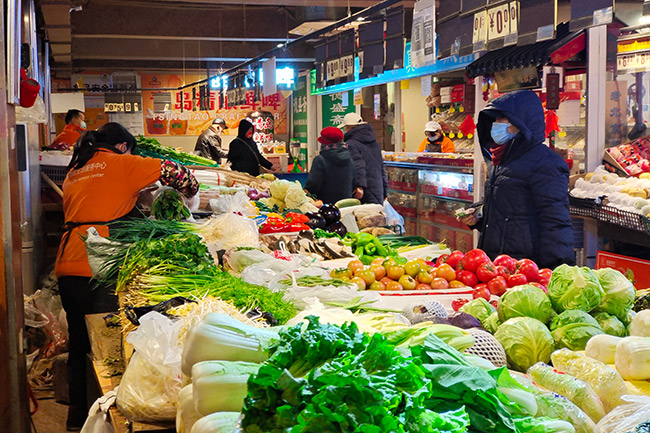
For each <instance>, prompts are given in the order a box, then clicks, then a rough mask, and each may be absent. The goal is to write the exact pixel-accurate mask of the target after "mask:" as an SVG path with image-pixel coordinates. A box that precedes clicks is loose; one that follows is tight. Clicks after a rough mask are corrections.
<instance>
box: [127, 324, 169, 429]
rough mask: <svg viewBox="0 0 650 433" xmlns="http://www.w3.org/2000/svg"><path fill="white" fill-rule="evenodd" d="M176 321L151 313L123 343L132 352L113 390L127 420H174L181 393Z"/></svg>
mask: <svg viewBox="0 0 650 433" xmlns="http://www.w3.org/2000/svg"><path fill="white" fill-rule="evenodd" d="M179 327H180V322H173V321H172V320H170V319H168V318H167V317H165V316H163V315H162V314H160V313H156V312H151V313H148V314H145V315H144V316H142V318H141V319H140V326H139V327H138V329H136V330H135V331H133V332H131V333H130V334H129V335H128V336H127V337H126V341H128V342H129V343H131V344H132V345H133V347H134V349H135V353H134V354H133V357H132V358H131V361H130V362H129V365H128V367H127V368H126V371H125V372H124V376H123V377H122V382H121V383H120V386H119V389H118V391H117V407H118V409H119V410H120V412H122V414H124V415H125V416H126V417H127V418H128V419H129V420H131V421H141V422H153V421H168V420H174V419H175V418H176V402H177V399H178V394H179V392H180V391H181V353H182V349H181V347H180V345H179V343H178V331H179Z"/></svg>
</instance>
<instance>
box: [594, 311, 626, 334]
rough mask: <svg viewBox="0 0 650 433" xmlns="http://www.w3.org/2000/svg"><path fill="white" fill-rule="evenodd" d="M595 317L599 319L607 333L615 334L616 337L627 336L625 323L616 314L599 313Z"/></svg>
mask: <svg viewBox="0 0 650 433" xmlns="http://www.w3.org/2000/svg"><path fill="white" fill-rule="evenodd" d="M594 319H596V320H597V321H598V324H599V325H600V327H601V328H602V329H603V331H604V332H605V334H609V335H614V336H615V337H625V336H626V335H627V329H626V328H625V325H624V324H623V322H621V321H620V320H618V318H616V316H612V315H611V314H607V313H597V314H594Z"/></svg>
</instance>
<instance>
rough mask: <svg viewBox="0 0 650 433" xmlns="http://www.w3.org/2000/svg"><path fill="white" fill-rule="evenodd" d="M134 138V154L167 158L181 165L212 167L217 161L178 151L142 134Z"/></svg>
mask: <svg viewBox="0 0 650 433" xmlns="http://www.w3.org/2000/svg"><path fill="white" fill-rule="evenodd" d="M135 140H136V147H135V154H136V155H141V156H149V157H153V158H160V159H168V160H170V161H174V162H177V163H179V164H183V165H203V166H208V167H214V166H216V165H217V163H216V162H214V161H213V160H211V159H207V158H203V157H201V156H197V155H191V154H189V153H185V152H180V151H178V150H176V149H174V148H173V147H170V146H163V145H162V144H161V143H160V142H159V141H158V140H156V139H155V138H153V137H144V136H142V135H138V136H137V137H135Z"/></svg>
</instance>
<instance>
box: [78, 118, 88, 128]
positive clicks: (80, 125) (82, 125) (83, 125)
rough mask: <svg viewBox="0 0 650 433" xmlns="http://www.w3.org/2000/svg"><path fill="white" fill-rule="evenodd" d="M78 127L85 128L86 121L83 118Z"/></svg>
mask: <svg viewBox="0 0 650 433" xmlns="http://www.w3.org/2000/svg"><path fill="white" fill-rule="evenodd" d="M79 127H80V128H82V129H86V122H84V121H83V120H82V121H81V122H79Z"/></svg>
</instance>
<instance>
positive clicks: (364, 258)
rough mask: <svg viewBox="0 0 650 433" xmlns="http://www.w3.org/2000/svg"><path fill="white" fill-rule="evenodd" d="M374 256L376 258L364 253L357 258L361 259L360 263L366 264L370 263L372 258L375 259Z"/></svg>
mask: <svg viewBox="0 0 650 433" xmlns="http://www.w3.org/2000/svg"><path fill="white" fill-rule="evenodd" d="M375 258H376V257H375V256H372V255H366V256H361V257H359V260H361V263H363V264H364V265H366V266H368V265H370V264H371V263H372V261H373V260H375Z"/></svg>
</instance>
